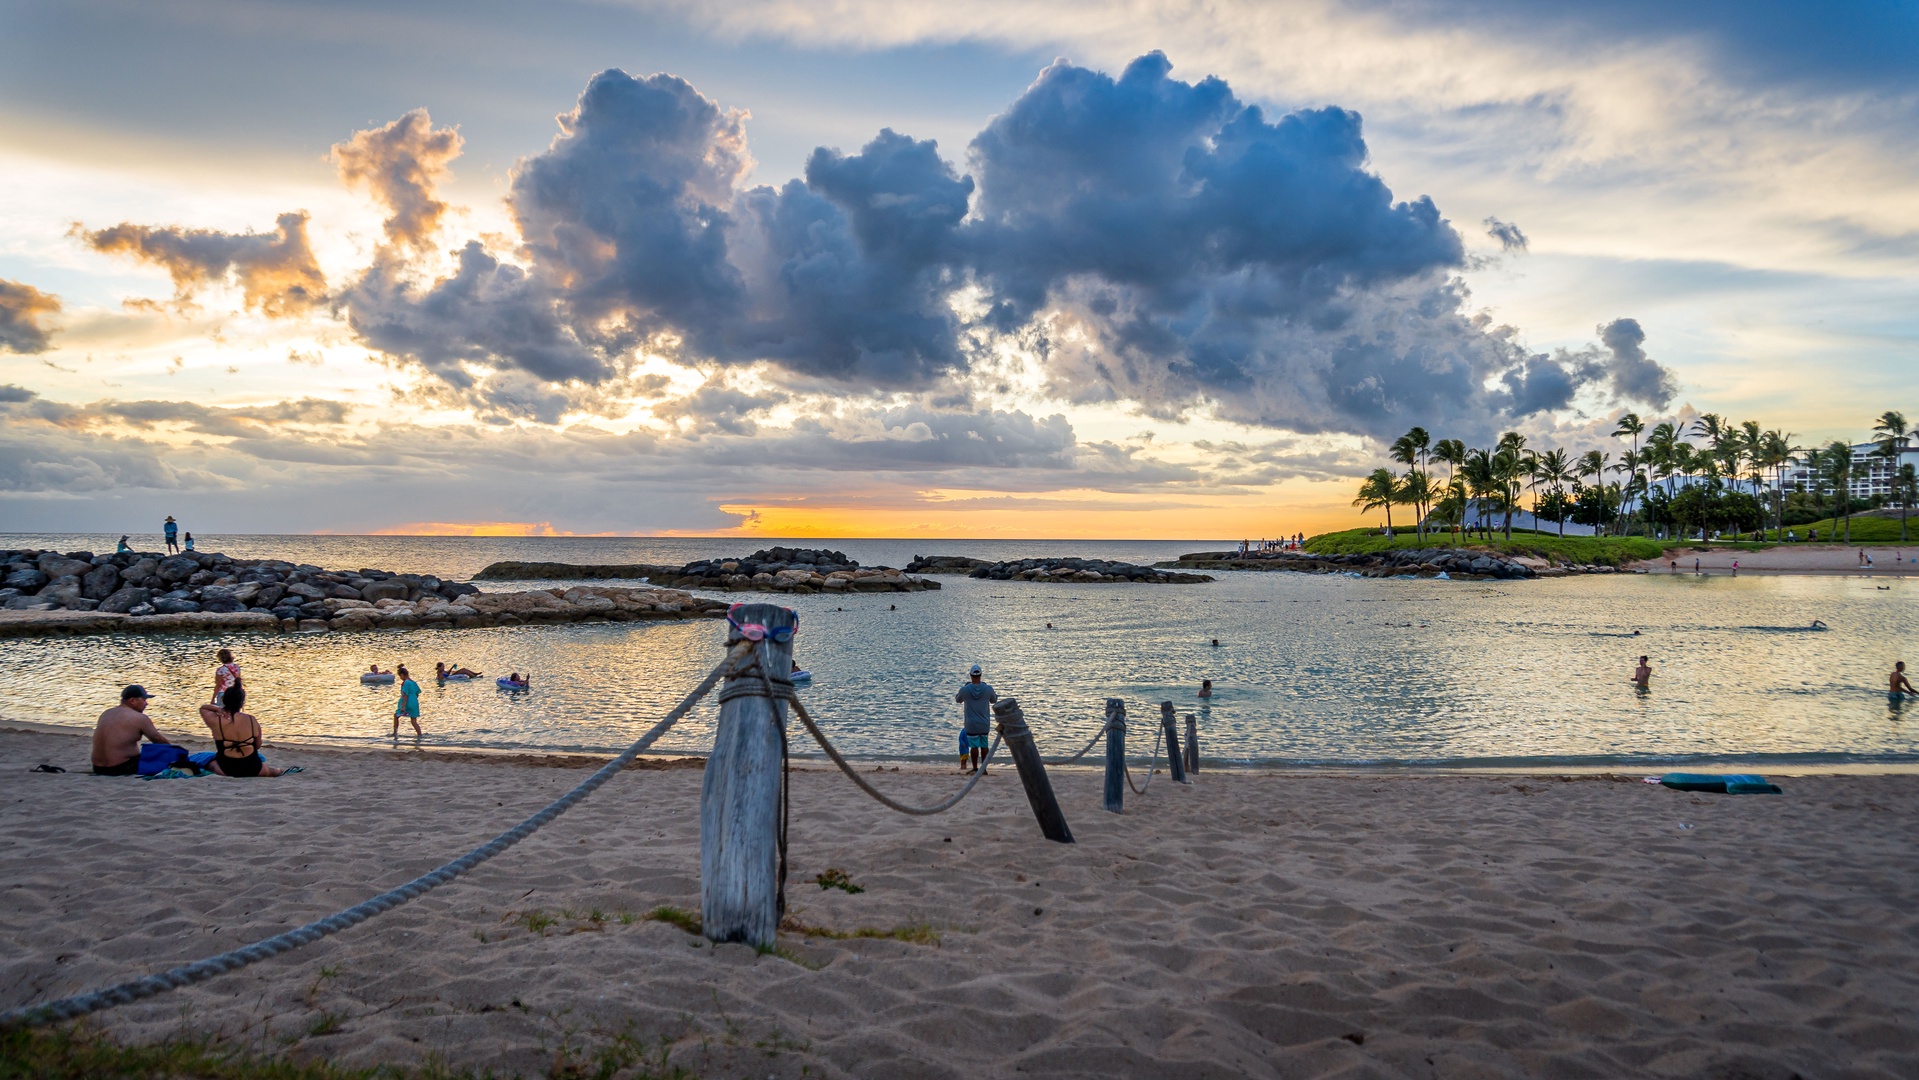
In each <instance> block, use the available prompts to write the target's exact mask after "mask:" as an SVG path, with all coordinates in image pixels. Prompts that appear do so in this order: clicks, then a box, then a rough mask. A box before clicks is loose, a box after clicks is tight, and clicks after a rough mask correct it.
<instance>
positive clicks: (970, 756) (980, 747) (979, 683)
mask: <svg viewBox="0 0 1919 1080" xmlns="http://www.w3.org/2000/svg"><path fill="white" fill-rule="evenodd" d="M953 700H954V701H957V702H959V703H960V704H962V705H965V706H966V718H965V723H964V725H963V726H962V729H961V738H963V739H964V740H965V741H966V754H965V755H964V758H965V759H966V761H970V762H971V765H972V767H971V768H966V765H965V764H964V763H962V765H961V768H963V769H966V771H967V772H978V771H980V770H981V769H982V768H984V767H985V764H986V736H988V735H989V734H991V733H992V731H993V711H992V708H991V706H992V704H993V702H995V701H998V700H999V695H998V694H996V693H994V692H993V688H992V687H991V686H989V685H987V683H986V682H985V681H983V679H982V677H981V675H980V668H979V665H978V664H974V665H973V667H972V670H971V671H968V672H967V681H966V682H964V683H961V684H960V688H959V693H957V694H954V695H953Z"/></svg>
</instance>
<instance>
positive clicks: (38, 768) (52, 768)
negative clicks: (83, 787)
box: [27, 765, 67, 772]
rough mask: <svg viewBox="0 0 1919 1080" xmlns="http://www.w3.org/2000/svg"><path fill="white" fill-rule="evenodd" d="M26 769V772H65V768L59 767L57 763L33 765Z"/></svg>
mask: <svg viewBox="0 0 1919 1080" xmlns="http://www.w3.org/2000/svg"><path fill="white" fill-rule="evenodd" d="M27 771H28V772H66V771H67V770H65V769H63V768H61V767H60V766H58V765H35V766H34V767H33V768H31V769H28V770H27Z"/></svg>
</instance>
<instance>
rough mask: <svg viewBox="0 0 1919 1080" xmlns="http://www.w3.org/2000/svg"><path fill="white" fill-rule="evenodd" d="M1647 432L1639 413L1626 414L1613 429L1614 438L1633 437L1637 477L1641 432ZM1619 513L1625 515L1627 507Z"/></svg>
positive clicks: (1636, 509) (1635, 508)
mask: <svg viewBox="0 0 1919 1080" xmlns="http://www.w3.org/2000/svg"><path fill="white" fill-rule="evenodd" d="M1645 430H1646V422H1645V421H1644V420H1641V419H1640V418H1639V414H1638V413H1630V412H1629V413H1627V414H1625V415H1624V416H1621V417H1620V418H1619V423H1618V425H1617V426H1615V427H1614V428H1613V429H1612V433H1613V437H1614V438H1619V439H1623V438H1625V437H1626V436H1628V435H1630V436H1632V460H1633V462H1634V464H1633V470H1634V474H1635V475H1637V472H1638V468H1639V465H1640V463H1641V462H1640V458H1639V434H1640V432H1643V431H1645ZM1638 509H1639V508H1638V507H1636V506H1635V507H1634V508H1633V510H1634V511H1635V512H1637V511H1638ZM1619 512H1620V514H1621V515H1624V514H1625V512H1626V508H1625V506H1623V505H1622V506H1620V508H1619ZM1621 531H1622V532H1623V531H1625V530H1621Z"/></svg>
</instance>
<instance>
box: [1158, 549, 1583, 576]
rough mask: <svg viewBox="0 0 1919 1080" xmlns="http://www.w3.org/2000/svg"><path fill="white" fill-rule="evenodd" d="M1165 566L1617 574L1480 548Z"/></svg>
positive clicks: (1284, 554) (1206, 554)
mask: <svg viewBox="0 0 1919 1080" xmlns="http://www.w3.org/2000/svg"><path fill="white" fill-rule="evenodd" d="M1159 565H1161V566H1167V567H1179V568H1183V569H1204V570H1283V571H1292V572H1294V573H1304V574H1359V575H1362V576H1364V577H1406V576H1416V577H1438V576H1440V575H1441V574H1444V575H1445V576H1447V577H1448V578H1456V579H1457V578H1464V579H1467V580H1480V579H1487V578H1499V579H1507V580H1514V579H1523V578H1541V577H1561V576H1564V575H1567V574H1581V573H1584V574H1611V573H1615V572H1617V571H1616V569H1615V568H1614V567H1611V566H1604V565H1597V566H1594V565H1584V564H1578V563H1553V562H1549V561H1548V560H1546V559H1540V558H1534V557H1531V556H1515V555H1501V554H1498V553H1496V552H1490V551H1484V550H1481V549H1477V548H1418V549H1411V550H1395V551H1375V552H1366V553H1364V554H1352V555H1313V554H1310V553H1307V552H1302V551H1276V552H1259V553H1249V554H1244V555H1242V554H1240V553H1239V552H1237V551H1196V552H1193V553H1191V554H1188V555H1181V556H1180V557H1179V558H1178V559H1175V560H1173V561H1171V562H1165V563H1160V564H1159Z"/></svg>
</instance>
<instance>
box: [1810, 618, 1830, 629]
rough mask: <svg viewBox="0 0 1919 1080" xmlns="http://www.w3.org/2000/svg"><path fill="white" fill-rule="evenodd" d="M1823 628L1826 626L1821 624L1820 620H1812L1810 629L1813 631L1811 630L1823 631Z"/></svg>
mask: <svg viewBox="0 0 1919 1080" xmlns="http://www.w3.org/2000/svg"><path fill="white" fill-rule="evenodd" d="M1825 628H1826V624H1825V623H1824V622H1822V621H1821V620H1819V619H1814V620H1813V621H1812V626H1811V629H1813V630H1824V629H1825Z"/></svg>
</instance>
